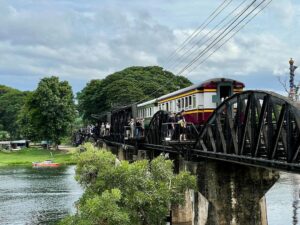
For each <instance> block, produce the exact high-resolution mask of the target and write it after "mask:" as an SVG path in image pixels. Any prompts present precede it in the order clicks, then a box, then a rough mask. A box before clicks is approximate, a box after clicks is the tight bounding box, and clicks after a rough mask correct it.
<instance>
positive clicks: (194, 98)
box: [193, 95, 196, 108]
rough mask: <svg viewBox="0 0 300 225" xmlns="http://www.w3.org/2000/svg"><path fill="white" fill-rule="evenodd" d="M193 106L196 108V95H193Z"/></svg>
mask: <svg viewBox="0 0 300 225" xmlns="http://www.w3.org/2000/svg"><path fill="white" fill-rule="evenodd" d="M193 108H196V95H193Z"/></svg>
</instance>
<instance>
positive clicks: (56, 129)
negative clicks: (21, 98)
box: [19, 76, 76, 146]
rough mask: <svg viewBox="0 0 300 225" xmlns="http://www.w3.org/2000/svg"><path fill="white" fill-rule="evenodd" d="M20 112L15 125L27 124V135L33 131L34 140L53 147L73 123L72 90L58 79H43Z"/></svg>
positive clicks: (66, 83) (65, 82)
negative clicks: (49, 143) (39, 139)
mask: <svg viewBox="0 0 300 225" xmlns="http://www.w3.org/2000/svg"><path fill="white" fill-rule="evenodd" d="M23 110H24V111H23V113H22V115H21V116H20V117H19V121H20V122H21V123H22V122H23V123H25V124H26V123H27V122H28V123H29V124H28V129H29V131H28V132H29V133H30V132H31V131H33V130H34V134H38V138H41V139H45V140H49V141H52V142H53V143H54V144H55V145H56V146H57V145H58V144H59V143H60V139H61V138H62V137H63V136H65V135H67V134H68V131H69V128H70V127H71V125H72V123H73V121H74V119H75V118H74V117H75V114H76V113H75V105H74V99H73V93H72V88H71V86H70V85H69V84H68V82H67V81H59V78H58V77H54V76H52V77H46V78H43V79H42V80H41V81H40V82H39V84H38V87H37V89H36V90H35V91H34V92H33V94H32V95H31V96H30V97H29V98H28V100H27V102H26V105H25V106H24V107H23Z"/></svg>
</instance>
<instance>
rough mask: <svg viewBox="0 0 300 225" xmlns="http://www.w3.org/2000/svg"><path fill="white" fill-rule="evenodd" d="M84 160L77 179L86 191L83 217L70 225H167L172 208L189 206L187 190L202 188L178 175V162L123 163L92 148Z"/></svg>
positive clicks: (80, 207) (80, 157)
mask: <svg viewBox="0 0 300 225" xmlns="http://www.w3.org/2000/svg"><path fill="white" fill-rule="evenodd" d="M85 147H86V149H87V151H86V152H84V153H81V154H79V155H78V159H77V160H78V162H77V168H76V179H77V180H78V181H79V183H80V184H81V185H83V187H84V188H85V192H84V194H83V196H82V197H81V199H80V200H79V201H78V205H77V209H78V211H77V213H76V214H75V215H74V216H70V217H68V218H66V219H65V220H64V221H63V222H62V223H61V224H66V225H73V224H74V225H75V224H76V225H77V224H85V225H87V224H88V225H127V224H128V225H129V224H130V225H153V224H157V225H161V224H165V222H164V221H165V218H166V215H168V213H169V210H170V206H172V205H177V204H180V203H183V201H184V193H185V191H186V190H187V189H190V188H193V189H195V188H196V177H195V176H192V175H191V174H190V173H188V172H185V171H182V172H180V173H179V174H177V175H176V174H174V173H173V162H172V161H170V160H166V159H165V158H164V157H162V156H160V157H158V158H156V159H154V160H152V161H151V162H149V161H147V160H141V161H136V162H134V163H128V162H126V161H121V162H119V161H117V160H116V157H115V156H114V155H113V154H112V153H110V152H108V151H105V150H100V151H99V150H97V149H95V148H94V147H93V146H92V145H91V144H87V145H85Z"/></svg>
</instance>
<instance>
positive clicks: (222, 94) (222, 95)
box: [217, 83, 233, 105]
mask: <svg viewBox="0 0 300 225" xmlns="http://www.w3.org/2000/svg"><path fill="white" fill-rule="evenodd" d="M232 93H233V90H232V84H231V83H220V84H219V85H218V102H217V105H220V104H221V103H222V102H223V101H224V100H225V99H226V98H228V97H230V96H231V95H232Z"/></svg>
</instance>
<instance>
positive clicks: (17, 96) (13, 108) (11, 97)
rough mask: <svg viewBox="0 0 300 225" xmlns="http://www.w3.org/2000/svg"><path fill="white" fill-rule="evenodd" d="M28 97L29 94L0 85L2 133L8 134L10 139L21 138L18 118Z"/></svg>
mask: <svg viewBox="0 0 300 225" xmlns="http://www.w3.org/2000/svg"><path fill="white" fill-rule="evenodd" d="M28 95H29V92H23V91H19V90H17V89H13V88H10V87H6V86H4V85H0V131H2V133H3V132H7V133H8V134H9V135H8V136H9V137H10V138H13V139H14V138H19V137H20V132H19V126H18V123H17V116H18V114H19V113H20V111H21V109H22V106H23V104H24V103H25V100H26V97H27V96H28ZM3 139H6V140H7V137H6V138H3Z"/></svg>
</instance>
